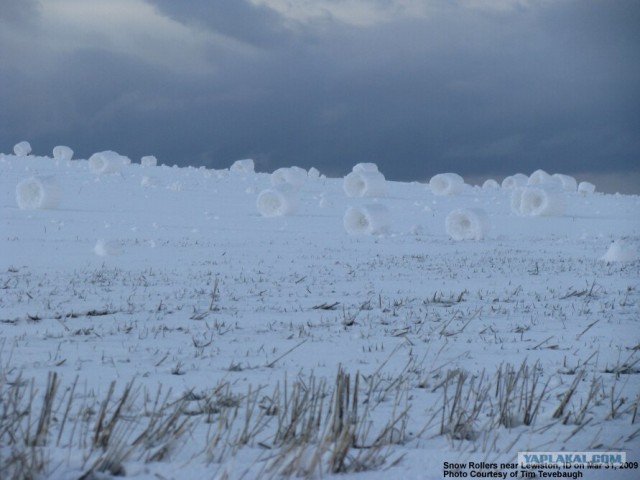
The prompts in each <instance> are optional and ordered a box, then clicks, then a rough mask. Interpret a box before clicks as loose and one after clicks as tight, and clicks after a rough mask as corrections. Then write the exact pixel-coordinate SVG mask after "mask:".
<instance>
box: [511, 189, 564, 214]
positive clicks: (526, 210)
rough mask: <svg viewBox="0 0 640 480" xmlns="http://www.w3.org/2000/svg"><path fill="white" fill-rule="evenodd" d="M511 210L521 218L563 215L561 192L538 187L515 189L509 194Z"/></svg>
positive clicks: (562, 196)
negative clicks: (521, 216)
mask: <svg viewBox="0 0 640 480" xmlns="http://www.w3.org/2000/svg"><path fill="white" fill-rule="evenodd" d="M511 209H512V211H513V212H514V213H516V214H518V215H523V216H530V217H539V216H560V215H562V214H563V213H564V209H565V199H564V195H563V193H562V192H559V191H556V190H553V189H544V188H538V187H520V188H516V189H515V190H514V191H513V193H512V194H511Z"/></svg>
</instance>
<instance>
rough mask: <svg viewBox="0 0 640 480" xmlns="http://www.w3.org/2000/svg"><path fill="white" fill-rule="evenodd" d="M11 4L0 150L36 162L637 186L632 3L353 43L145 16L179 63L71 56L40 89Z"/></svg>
mask: <svg viewBox="0 0 640 480" xmlns="http://www.w3.org/2000/svg"><path fill="white" fill-rule="evenodd" d="M63 1H64V0H63ZM10 3H11V4H12V5H13V7H15V8H14V10H13V12H14V13H13V14H12V16H11V18H9V17H7V16H6V15H5V12H4V11H3V12H2V13H0V16H2V17H3V22H5V23H7V22H8V23H10V24H11V25H14V27H15V26H17V25H21V24H26V23H25V22H27V23H31V24H32V25H31V27H29V30H30V33H29V34H25V37H24V41H22V40H21V39H20V38H17V37H16V36H18V37H19V35H18V34H14V37H13V41H12V43H11V47H10V48H9V49H7V47H2V46H0V55H1V56H2V57H4V58H8V60H10V61H11V60H15V61H18V63H20V62H22V64H23V65H21V66H20V65H19V66H17V67H16V68H15V69H2V71H1V72H0V83H1V84H2V86H3V88H2V92H0V98H1V99H2V103H3V105H4V106H5V112H7V113H8V115H7V116H6V117H5V119H4V120H3V121H2V124H1V125H0V145H3V146H4V147H2V148H1V149H0V150H2V151H9V150H10V149H11V146H12V145H13V144H14V143H16V142H17V141H19V140H22V139H24V138H26V139H28V140H30V141H31V142H32V144H33V146H34V149H35V150H39V151H40V152H41V153H46V152H45V151H48V150H49V149H50V148H51V147H52V146H53V145H55V144H59V143H63V144H64V143H66V144H68V145H70V146H72V147H73V148H74V149H75V150H76V152H78V155H80V156H85V157H86V156H88V155H90V154H91V153H93V152H94V151H97V150H101V149H107V148H111V149H115V150H118V151H121V152H122V153H124V154H127V155H129V156H131V157H132V158H134V159H135V158H137V157H139V156H140V155H145V154H149V153H151V154H155V155H157V156H158V158H159V159H160V161H162V162H165V163H169V164H172V163H178V164H182V165H187V164H193V165H208V166H211V167H216V168H221V167H225V166H228V165H229V164H230V163H231V162H232V161H233V160H235V159H237V158H241V157H245V156H253V157H255V158H256V159H257V160H258V165H259V167H260V168H262V169H264V170H273V169H275V168H277V167H279V166H286V165H292V164H297V165H301V166H304V167H310V166H316V167H318V168H319V169H320V170H321V171H323V172H326V173H330V174H334V175H342V174H344V173H345V172H347V171H348V170H349V169H350V167H351V166H352V165H353V164H354V163H357V162H361V161H373V162H376V163H378V164H379V166H380V168H381V170H382V171H383V172H384V173H385V174H386V175H387V177H389V178H393V179H418V180H425V179H428V177H429V176H431V175H433V174H435V173H438V172H441V171H445V170H446V171H456V172H458V173H461V174H463V175H476V176H477V175H482V174H492V175H506V174H511V173H515V172H517V171H522V172H524V173H530V172H532V171H533V170H535V169H537V168H544V169H547V170H549V171H550V172H556V171H560V172H566V173H584V172H591V173H592V174H598V173H602V174H604V173H607V174H611V173H625V174H627V175H629V174H633V173H634V172H635V174H637V173H638V170H639V166H638V159H639V155H640V140H639V138H638V135H637V132H638V131H640V118H639V114H638V112H640V100H639V97H638V94H637V92H636V91H637V85H638V84H639V81H640V67H639V65H640V62H638V60H639V58H638V53H637V52H638V49H637V45H638V44H639V42H638V34H637V33H636V29H635V28H634V25H637V24H638V22H639V21H640V18H638V15H639V12H640V8H638V7H637V6H636V4H635V2H632V1H617V2H598V1H583V0H581V1H577V0H576V1H568V0H567V1H558V2H533V3H531V4H526V3H522V2H520V3H518V5H519V6H516V7H515V8H507V9H498V8H484V9H473V8H468V7H466V6H465V5H466V4H463V3H454V2H434V5H436V7H437V8H434V9H433V10H430V11H428V12H427V14H426V15H424V16H398V17H393V18H390V19H389V20H388V21H379V22H374V24H371V25H365V26H354V25H351V24H349V23H348V22H345V21H344V19H340V18H337V17H332V16H331V15H327V16H326V17H323V18H322V19H320V20H317V19H313V21H308V22H305V21H304V20H298V19H291V18H285V17H283V16H281V15H279V14H278V13H276V12H275V11H274V10H271V9H269V8H267V7H265V6H255V5H253V4H250V3H249V2H243V1H239V0H234V1H231V0H228V1H224V2H213V3H214V6H212V5H211V4H212V2H205V1H193V2H188V4H187V3H183V2H171V1H169V0H154V1H153V2H149V3H147V5H152V6H153V9H152V13H153V15H154V16H155V17H158V18H155V17H154V18H155V21H156V23H157V24H158V25H160V26H161V27H162V28H170V29H172V31H173V30H175V32H174V35H175V38H176V42H174V43H177V49H176V50H175V51H173V52H172V51H171V50H172V49H171V45H172V44H171V43H166V44H165V45H164V47H163V48H165V49H167V50H168V51H167V55H165V56H164V57H163V56H162V55H160V56H159V57H157V58H155V57H154V58H151V59H149V60H148V59H147V55H148V52H149V49H148V48H147V50H141V53H139V54H137V55H135V54H133V53H135V52H133V53H132V52H131V51H130V50H131V49H133V50H135V48H133V46H135V44H136V43H138V42H137V40H138V37H135V38H134V39H133V40H131V45H132V48H131V49H129V48H124V47H123V48H122V49H121V50H120V51H117V50H114V49H112V48H109V45H108V44H107V45H104V46H103V45H101V44H96V43H91V44H87V45H85V44H83V43H81V44H80V45H78V46H74V47H73V48H67V49H66V50H63V51H62V53H60V52H59V51H55V52H54V54H55V55H54V58H55V61H54V62H53V63H52V64H47V65H46V68H43V71H42V72H38V70H37V65H38V62H37V59H38V58H40V56H41V55H44V53H47V52H46V51H45V52H44V53H43V52H40V51H39V48H36V47H38V45H39V44H38V42H35V43H32V44H29V38H33V37H34V36H35V37H36V38H37V33H38V32H37V28H38V25H41V23H39V21H40V20H41V17H39V15H40V13H39V9H38V8H37V5H35V4H33V2H29V3H30V4H31V5H30V6H31V8H30V9H29V10H24V9H22V7H21V9H19V10H18V9H16V8H17V7H16V3H15V2H10ZM134 3H140V4H141V3H142V2H134ZM485 3H489V2H485ZM502 3H503V4H504V3H505V2H502ZM507 3H508V2H507ZM20 4H21V5H22V2H20ZM24 5H27V2H25V3H24ZM7 11H9V10H7ZM20 12H22V13H20ZM145 14H147V13H145ZM148 15H151V14H150V13H149V14H148ZM163 22H165V23H166V22H171V23H170V24H168V23H167V25H166V26H165V23H163ZM34 25H35V26H34ZM42 28H44V27H42ZM141 28H142V27H141ZM149 28H151V27H149ZM34 29H35V32H34ZM14 31H19V29H17V28H14ZM49 32H50V30H48V31H47V33H49ZM0 35H2V34H0ZM209 36H211V38H209ZM203 39H204V40H203ZM53 40H54V41H55V39H53ZM41 41H42V39H40V40H39V42H41ZM180 42H184V53H185V56H186V60H185V59H183V57H182V55H181V51H180V48H181V45H182V43H180ZM29 45H32V47H31V48H32V50H33V51H30V50H29ZM16 52H17V53H16ZM18 53H19V57H17V58H15V59H14V58H12V55H14V56H17V54H18ZM171 55H173V57H172V56H171ZM48 56H49V57H51V55H48ZM0 58H1V57H0ZM29 61H30V62H31V63H29ZM25 62H26V63H25ZM181 62H182V63H181ZM45 63H46V62H45ZM3 64H4V62H3ZM34 68H36V69H35V70H33V69H34ZM9 118H10V119H11V121H9V120H8V119H9ZM638 190H640V187H639V188H638Z"/></svg>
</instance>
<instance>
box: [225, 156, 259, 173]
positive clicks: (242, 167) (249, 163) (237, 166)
mask: <svg viewBox="0 0 640 480" xmlns="http://www.w3.org/2000/svg"><path fill="white" fill-rule="evenodd" d="M229 171H230V172H233V173H254V172H255V164H254V162H253V159H251V158H245V159H243V160H236V161H235V162H233V165H231V167H229Z"/></svg>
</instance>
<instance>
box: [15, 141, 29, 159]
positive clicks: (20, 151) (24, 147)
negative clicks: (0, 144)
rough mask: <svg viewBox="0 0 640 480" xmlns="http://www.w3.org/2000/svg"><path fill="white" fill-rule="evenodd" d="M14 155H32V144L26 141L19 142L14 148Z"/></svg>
mask: <svg viewBox="0 0 640 480" xmlns="http://www.w3.org/2000/svg"><path fill="white" fill-rule="evenodd" d="M13 153H15V154H16V156H17V157H26V156H27V155H29V154H30V153H31V144H30V143H29V142H27V141H26V140H25V141H22V142H18V143H16V144H15V145H14V146H13Z"/></svg>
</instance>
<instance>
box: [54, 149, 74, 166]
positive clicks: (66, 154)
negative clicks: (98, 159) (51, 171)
mask: <svg viewBox="0 0 640 480" xmlns="http://www.w3.org/2000/svg"><path fill="white" fill-rule="evenodd" d="M53 158H54V159H55V160H62V161H64V162H68V161H69V160H71V159H72V158H73V150H71V149H70V148H69V147H67V146H66V145H58V146H57V147H53Z"/></svg>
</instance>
